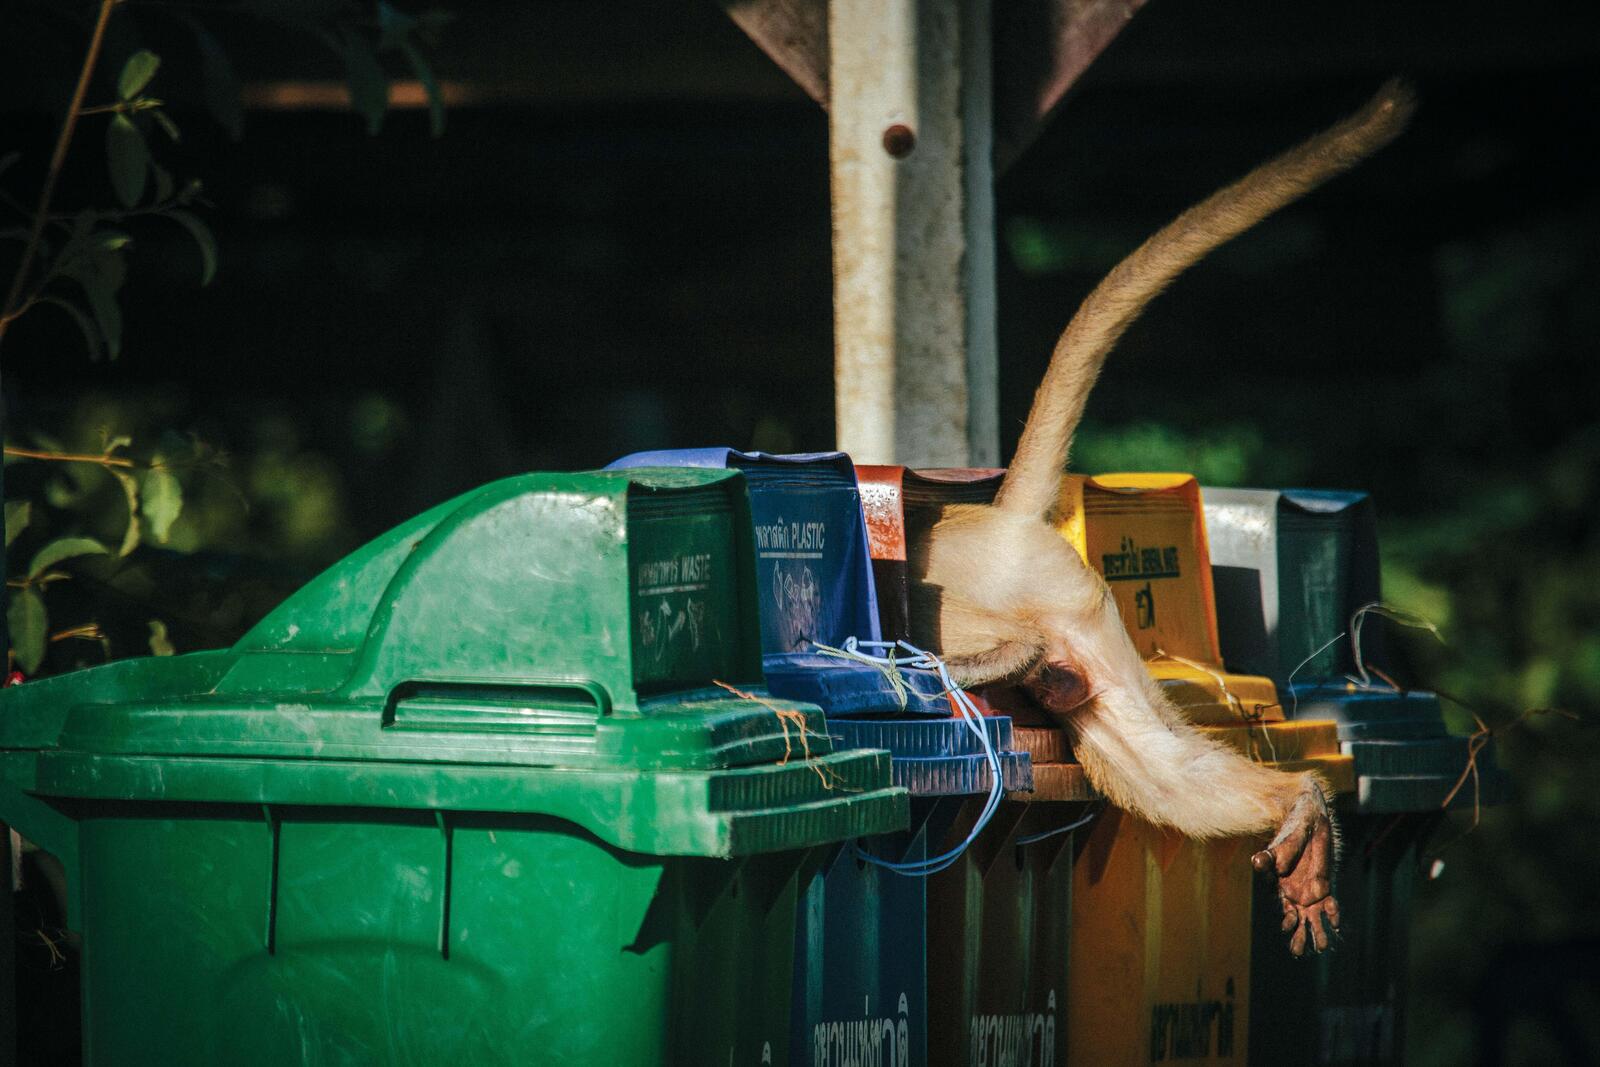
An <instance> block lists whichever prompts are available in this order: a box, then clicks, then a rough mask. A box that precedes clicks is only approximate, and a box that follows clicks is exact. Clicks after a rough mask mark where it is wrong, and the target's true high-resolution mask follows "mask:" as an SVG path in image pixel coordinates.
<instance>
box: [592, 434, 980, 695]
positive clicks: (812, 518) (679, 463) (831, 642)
mask: <svg viewBox="0 0 1600 1067" xmlns="http://www.w3.org/2000/svg"><path fill="white" fill-rule="evenodd" d="M652 466H655V467H701V468H718V469H721V468H727V469H729V470H737V471H740V472H742V473H743V474H744V477H745V480H746V483H747V484H748V486H749V492H750V513H751V519H752V521H753V522H754V526H755V548H756V570H757V576H756V582H757V587H756V594H757V599H758V601H759V603H760V614H761V647H762V651H763V653H764V654H765V663H764V667H765V670H766V676H767V686H768V688H769V689H770V690H771V691H772V692H773V693H774V694H776V695H778V696H781V697H786V698H788V699H791V700H804V701H807V702H809V703H813V704H817V705H819V706H821V707H822V709H823V710H824V711H825V712H827V713H828V715H829V716H832V717H837V716H841V715H856V714H882V713H885V712H893V713H896V714H901V715H935V716H945V715H949V714H950V704H949V701H948V700H947V699H946V698H945V696H944V691H943V687H942V686H941V685H940V684H939V680H938V677H937V676H936V675H935V674H933V673H932V672H931V671H919V670H912V669H905V670H902V671H901V682H902V684H901V685H900V686H898V687H897V686H895V685H894V684H893V683H892V682H891V681H890V679H888V678H887V677H886V676H885V675H884V674H883V672H882V671H880V670H878V669H877V668H875V667H872V666H869V665H867V664H863V663H856V662H852V661H850V660H847V659H841V658H839V657H836V656H828V655H819V654H818V653H817V650H816V646H817V645H818V644H823V645H828V646H831V647H833V648H840V647H842V646H843V645H844V643H845V641H846V640H847V639H849V638H852V637H854V638H857V639H859V640H863V641H876V640H879V636H880V632H881V631H880V629H879V621H878V619H879V612H878V594H877V591H876V585H875V583H874V580H873V571H872V561H871V558H870V555H869V551H868V544H867V528H866V525H865V523H864V521H863V517H862V500H861V494H860V491H859V489H858V487H857V484H856V476H855V468H854V467H852V466H851V463H850V459H849V457H848V456H846V455H845V454H844V453H842V452H812V453H804V454H799V455H769V454H767V453H764V452H740V451H738V450H736V449H731V448H686V449H667V450H663V451H658V452H635V453H633V454H632V455H629V456H624V457H623V458H621V459H619V460H616V461H614V462H613V463H612V464H611V465H610V467H609V468H607V469H633V468H642V467H652Z"/></svg>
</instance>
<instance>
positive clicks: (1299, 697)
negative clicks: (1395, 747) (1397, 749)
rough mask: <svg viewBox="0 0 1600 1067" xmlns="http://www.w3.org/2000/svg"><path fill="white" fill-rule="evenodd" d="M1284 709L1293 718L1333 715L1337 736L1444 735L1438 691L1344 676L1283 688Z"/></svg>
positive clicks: (1400, 737) (1401, 737) (1407, 737)
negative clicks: (1391, 685) (1403, 687)
mask: <svg viewBox="0 0 1600 1067" xmlns="http://www.w3.org/2000/svg"><path fill="white" fill-rule="evenodd" d="M1284 710H1285V711H1286V712H1287V713H1289V714H1290V715H1291V716H1292V717H1293V718H1295V719H1332V720H1333V721H1334V722H1336V723H1338V724H1339V739H1340V740H1341V741H1355V740H1373V741H1376V740H1416V739H1425V738H1437V737H1446V736H1448V735H1449V731H1448V730H1446V729H1445V724H1444V712H1443V709H1442V708H1441V706H1440V704H1439V697H1438V695H1437V694H1434V693H1429V692H1427V691H1425V690H1420V689H1413V690H1404V691H1402V690H1398V689H1389V688H1387V687H1383V686H1376V685H1362V684H1360V683H1359V682H1355V681H1351V680H1348V679H1339V680H1336V681H1327V682H1314V683H1306V684H1304V685H1296V686H1293V687H1291V688H1289V689H1287V690H1285V693H1284Z"/></svg>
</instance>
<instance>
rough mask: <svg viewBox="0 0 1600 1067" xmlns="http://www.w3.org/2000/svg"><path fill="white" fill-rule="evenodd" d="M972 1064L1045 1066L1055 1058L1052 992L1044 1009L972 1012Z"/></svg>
mask: <svg viewBox="0 0 1600 1067" xmlns="http://www.w3.org/2000/svg"><path fill="white" fill-rule="evenodd" d="M971 1034H972V1048H971V1055H970V1056H969V1057H968V1059H967V1062H968V1063H970V1064H971V1065H972V1067H1046V1065H1047V1064H1052V1063H1054V1062H1055V1059H1056V991H1055V990H1053V989H1052V990H1050V995H1049V999H1048V1000H1047V1001H1046V1004H1045V1010H1044V1011H1042V1012H1024V1013H1022V1014H1020V1015H974V1016H973V1017H972V1028H971Z"/></svg>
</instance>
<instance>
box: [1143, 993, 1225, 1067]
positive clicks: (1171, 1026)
mask: <svg viewBox="0 0 1600 1067" xmlns="http://www.w3.org/2000/svg"><path fill="white" fill-rule="evenodd" d="M1226 996H1227V1000H1226V1001H1222V1000H1201V1001H1193V1002H1190V1003H1179V1004H1157V1005H1155V1006H1154V1007H1152V1008H1151V1009H1150V1062H1152V1063H1155V1062H1157V1061H1159V1060H1184V1059H1204V1058H1206V1057H1207V1056H1210V1055H1211V1046H1212V1041H1211V1034H1212V1030H1213V1026H1212V1024H1213V1023H1215V1024H1216V1025H1215V1030H1216V1035H1217V1037H1216V1050H1217V1055H1218V1056H1231V1055H1233V979H1232V978H1229V979H1228V985H1227V993H1226Z"/></svg>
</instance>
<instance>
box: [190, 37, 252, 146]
mask: <svg viewBox="0 0 1600 1067" xmlns="http://www.w3.org/2000/svg"><path fill="white" fill-rule="evenodd" d="M189 23H190V26H191V27H192V28H193V29H194V40H195V44H197V45H199V46H200V78H201V82H202V85H201V91H202V94H203V95H204V97H205V102H206V109H207V110H208V111H210V112H211V115H212V117H213V118H215V119H216V120H217V122H218V123H219V124H220V125H221V126H222V128H223V129H224V130H227V131H228V136H229V137H231V138H233V139H234V140H235V141H237V140H239V138H241V137H243V136H244V93H243V90H242V89H241V87H240V85H239V75H238V74H236V73H234V69H233V63H232V62H230V61H229V59H228V54H227V53H226V52H224V51H223V50H222V45H221V44H220V43H218V41H217V39H216V38H215V37H213V36H212V35H211V32H210V31H209V30H207V29H206V28H205V27H204V26H202V25H200V24H199V23H198V22H194V21H193V20H189Z"/></svg>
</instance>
